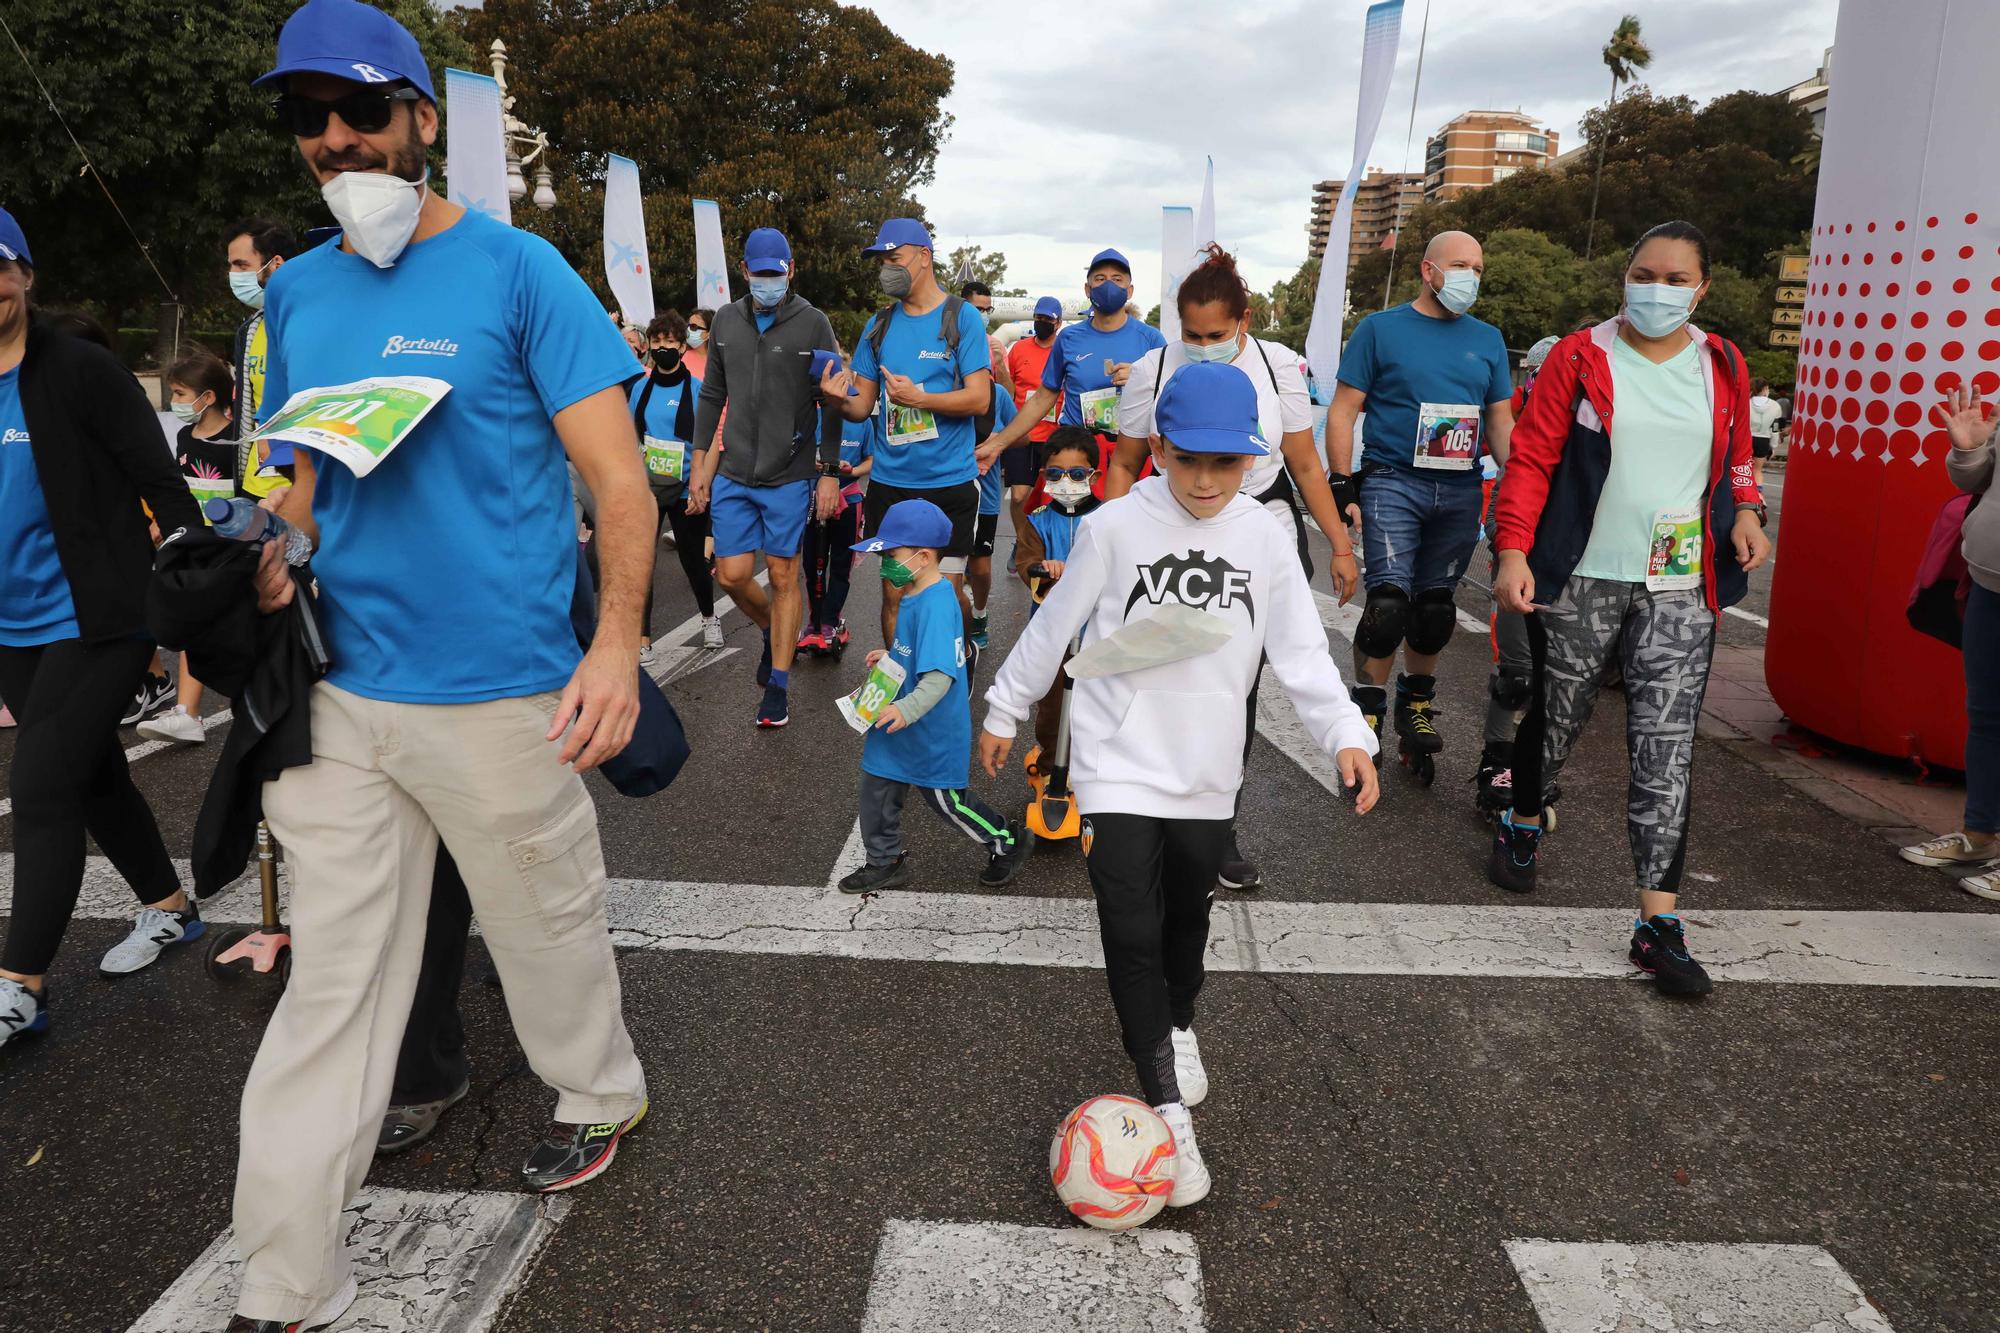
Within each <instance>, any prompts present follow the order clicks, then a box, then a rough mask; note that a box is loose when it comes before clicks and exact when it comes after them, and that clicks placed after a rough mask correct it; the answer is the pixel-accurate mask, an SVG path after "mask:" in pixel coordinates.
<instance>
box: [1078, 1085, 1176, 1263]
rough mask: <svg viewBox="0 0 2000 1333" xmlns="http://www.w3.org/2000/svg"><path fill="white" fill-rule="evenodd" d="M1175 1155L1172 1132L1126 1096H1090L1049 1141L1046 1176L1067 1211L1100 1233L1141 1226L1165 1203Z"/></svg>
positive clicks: (1150, 1111) (1171, 1188)
mask: <svg viewBox="0 0 2000 1333" xmlns="http://www.w3.org/2000/svg"><path fill="white" fill-rule="evenodd" d="M1179 1165H1180V1158H1179V1157H1178V1156H1177V1155H1176V1153H1175V1151H1174V1132H1173V1130H1171V1129H1169V1128H1167V1122H1166V1121H1164V1120H1162V1119H1160V1117H1159V1115H1158V1114H1157V1113H1156V1112H1155V1111H1154V1110H1153V1108H1152V1107H1150V1106H1148V1105H1146V1104H1145V1103H1144V1102H1142V1101H1138V1100H1136V1099H1135V1098H1132V1097H1109V1096H1106V1097H1092V1098H1091V1099H1090V1100H1089V1101H1087V1102H1085V1103H1084V1104H1083V1105H1081V1106H1079V1107H1077V1108H1076V1109H1075V1110H1074V1111H1071V1112H1070V1113H1069V1114H1068V1115H1066V1116H1064V1117H1063V1118H1062V1123H1061V1124H1060V1125H1057V1126H1056V1136H1055V1138H1054V1139H1052V1140H1050V1142H1049V1178H1050V1180H1051V1181H1052V1182H1053V1183H1054V1185H1055V1187H1056V1197H1057V1198H1059V1199H1061V1200H1062V1202H1063V1207H1065V1208H1067V1209H1069V1211H1070V1213H1071V1214H1072V1215H1073V1216H1075V1217H1077V1218H1079V1219H1081V1220H1082V1221H1084V1222H1087V1223H1089V1224H1090V1225H1091V1226H1094V1227H1098V1228H1101V1229H1102V1230H1105V1231H1123V1230H1125V1229H1126V1228H1128V1227H1136V1226H1142V1225H1144V1224H1145V1223H1147V1222H1150V1221H1151V1220H1152V1219H1153V1216H1154V1214H1156V1213H1158V1212H1159V1211H1160V1209H1162V1208H1164V1207H1166V1206H1167V1197H1168V1196H1169V1195H1171V1194H1172V1193H1173V1192H1174V1178H1175V1175H1176V1174H1177V1172H1178V1168H1179Z"/></svg>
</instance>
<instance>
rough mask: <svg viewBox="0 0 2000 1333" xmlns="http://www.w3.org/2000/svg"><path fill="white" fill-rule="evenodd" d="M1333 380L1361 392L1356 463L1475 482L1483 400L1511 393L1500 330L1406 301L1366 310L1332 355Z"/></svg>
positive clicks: (1483, 446)
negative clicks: (1336, 364)
mask: <svg viewBox="0 0 2000 1333" xmlns="http://www.w3.org/2000/svg"><path fill="white" fill-rule="evenodd" d="M1340 382H1341V383H1342V384H1346V385H1349V386H1351V387H1353V388H1356V389H1359V390H1361V392H1363V393H1365V394H1367V395H1368V404H1367V406H1366V408H1364V409H1363V410H1364V413H1365V416H1364V419H1363V421H1362V423H1361V435H1362V442H1363V444H1364V446H1365V449H1364V462H1365V464H1366V466H1368V467H1371V468H1372V467H1388V468H1393V469H1394V470H1396V471H1398V472H1408V473H1413V474H1415V475H1417V476H1421V477H1424V478H1427V479H1430V480H1433V481H1443V482H1455V483H1462V484H1464V485H1467V486H1477V485H1478V484H1479V480H1480V470H1479V457H1480V455H1481V454H1482V453H1483V452H1485V450H1486V431H1485V424H1484V423H1485V411H1486V408H1487V407H1488V405H1490V404H1493V403H1498V402H1502V401H1504V400H1506V399H1508V398H1510V397H1512V396H1513V393H1514V381H1513V376H1512V374H1511V373H1510V372H1509V371H1508V369H1507V344H1506V342H1505V340H1503V339H1502V338H1501V336H1500V330H1498V329H1496V328H1494V327H1493V326H1492V325H1491V324H1488V323H1486V322H1485V321H1484V320H1481V319H1475V318H1474V317H1472V316H1471V315H1460V316H1458V317H1457V318H1456V319H1433V318H1432V317H1430V316H1429V315H1425V314H1422V313H1420V312H1419V311H1418V310H1417V308H1416V307H1415V306H1414V305H1399V306H1397V307H1395V308H1394V309H1393V310H1384V311H1381V312H1379V313H1378V314H1373V315H1370V316H1368V318H1366V319H1364V320H1362V321H1361V323H1360V324H1359V325H1357V326H1356V328H1355V330H1354V335H1353V336H1352V337H1351V338H1349V339H1348V340H1347V346H1346V347H1345V348H1344V349H1343V350H1342V351H1341V354H1340Z"/></svg>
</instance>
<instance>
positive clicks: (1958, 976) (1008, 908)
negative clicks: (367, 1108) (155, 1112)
mask: <svg viewBox="0 0 2000 1333" xmlns="http://www.w3.org/2000/svg"><path fill="white" fill-rule="evenodd" d="M1078 873H1079V874H1081V870H1080V869H1079V872H1078ZM13 874H14V860H13V858H12V857H11V856H9V857H5V858H0V888H8V889H11V887H12V884H13ZM182 874H183V875H185V874H186V868H185V866H183V867H182ZM1273 887H1276V886H1275V885H1274V886H1273ZM607 910H608V912H609V915H610V919H611V931H612V938H613V940H614V941H615V942H616V943H617V944H619V945H621V946H624V947H627V948H637V949H688V950H698V951H707V952H724V953H752V954H790V955H803V956H813V957H823V958H849V959H856V960H863V961H878V962H896V961H903V962H931V963H971V964H1001V965H1016V966H1034V967H1087V968H1096V967H1102V966H1103V965H1104V963H1103V954H1102V952H1101V951H1100V949H1099V946H1098V929H1097V913H1096V909H1095V907H1094V905H1093V903H1092V901H1091V900H1090V899H1089V898H1083V897H1077V898H1034V897H1016V896H1012V895H1005V894H983V893H932V892H924V891H911V892H904V891H901V890H898V891H896V892H893V893H885V894H867V895H862V896H860V897H855V896H853V895H849V894H843V893H839V892H837V891H835V890H832V889H829V888H827V887H826V886H823V885H771V884H697V883H688V882H680V881H671V880H645V879H614V880H612V881H611V883H610V889H609V894H608V899H607ZM133 911H134V903H133V901H132V892H131V890H130V889H128V888H127V887H126V886H125V883H124V881H123V880H121V879H120V878H119V877H118V874H117V872H116V871H115V870H113V869H112V868H111V864H110V862H108V861H106V860H105V859H104V858H102V857H92V858H90V861H89V864H88V866H87V868H86V870H85V874H84V892H83V897H82V899H81V900H80V901H79V903H78V905H77V915H78V916H79V917H84V918H91V917H95V918H99V919H111V920H124V919H127V918H129V917H130V916H131V915H132V913H133ZM257 915H258V913H257V893H256V890H255V887H254V885H253V884H251V883H249V882H247V881H246V882H243V883H239V884H237V885H236V886H234V887H232V888H230V889H228V890H226V891H224V892H223V893H220V894H217V895H216V896H215V897H213V898H210V899H209V900H207V901H206V902H204V903H203V904H202V916H203V917H204V918H205V919H206V920H208V921H209V922H211V923H225V922H229V923H247V922H254V921H255V920H257ZM1682 919H1683V920H1685V921H1686V922H1687V924H1688V938H1689V940H1690V941H1691V942H1692V944H1693V947H1694V955H1695V957H1697V958H1699V959H1700V960H1701V961H1702V963H1703V965H1704V966H1706V967H1707V968H1708V971H1709V974H1710V975H1711V976H1713V977H1715V978H1716V979H1718V980H1721V981H1753V982H1777V983H1790V984H1796V985H1831V986H1972V987H1988V988H1990V987H1996V986H2000V916H1992V915H1987V914H1983V913H1968V912H1803V911H1764V910H1743V909H1733V910H1713V911H1699V912H1688V913H1685V914H1684V915H1683V918H1682ZM1631 926H1632V913H1631V910H1630V909H1629V908H1611V907H1605V908H1596V907H1523V906H1515V905H1512V904H1500V905H1493V906H1487V905H1462V906H1441V905H1434V904H1425V903H1315V902H1295V901H1293V902H1288V901H1281V900H1275V899H1265V900H1263V901H1259V902H1256V903H1232V904H1230V905H1229V907H1228V909H1227V910H1224V911H1218V912H1216V913H1215V915H1214V918H1213V925H1212V928H1211V930H1210V935H1209V943H1208V967H1209V969H1210V970H1211V971H1215V972H1264V973H1290V974H1307V975H1311V974H1345V975H1377V976H1431V977H1545V978H1555V979H1568V980H1618V979H1629V978H1633V977H1636V976H1637V975H1638V974H1637V973H1635V972H1634V971H1633V970H1632V969H1631V967H1630V966H1629V965H1628V964H1627V963H1626V961H1625V949H1626V944H1627V942H1628V941H1629V938H1630V935H1631Z"/></svg>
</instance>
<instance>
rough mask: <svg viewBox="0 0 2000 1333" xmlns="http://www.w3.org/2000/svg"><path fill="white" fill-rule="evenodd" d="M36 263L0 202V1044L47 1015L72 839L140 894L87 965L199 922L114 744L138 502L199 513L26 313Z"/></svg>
mask: <svg viewBox="0 0 2000 1333" xmlns="http://www.w3.org/2000/svg"><path fill="white" fill-rule="evenodd" d="M33 265H34V261H33V259H32V258H30V256H29V251H28V242H27V238H26V237H25V236H23V235H22V233H21V228H20V226H19V224H17V223H16V222H15V221H14V219H13V217H12V216H10V215H9V214H8V213H7V212H6V211H5V210H0V700H4V701H5V702H6V705H7V707H8V708H9V709H11V710H12V711H13V714H14V716H15V717H16V718H17V719H19V721H20V729H19V730H18V731H17V732H16V733H15V742H14V761H13V764H12V767H11V769H10V771H9V774H8V777H9V788H10V794H11V796H12V798H13V816H14V897H13V903H12V907H11V909H10V910H11V913H12V915H11V917H10V919H9V921H8V925H7V941H6V945H5V947H4V949H0V1045H5V1044H6V1043H8V1042H9V1041H12V1040H13V1039H14V1038H15V1037H18V1036H20V1035H22V1034H23V1033H26V1032H39V1031H42V1030H43V1029H45V1028H47V1027H48V1025H49V997H48V990H47V987H46V985H45V982H44V978H45V975H46V973H47V972H48V970H49V964H50V962H51V961H52V960H53V959H54V958H55V954H56V949H57V947H58V946H59V945H60V944H61V943H62V936H63V931H64V930H65V929H66V928H67V927H68V925H69V918H70V914H71V913H72V912H74V911H75V910H76V896H77V892H78V890H79V889H80V888H81V887H82V885H83V852H84V834H85V833H86V832H87V833H89V835H90V836H91V837H93V838H95V839H96V840H97V845H98V846H99V847H101V848H103V849H104V854H105V855H106V856H107V857H109V858H110V860H111V864H112V865H113V866H115V867H116V868H117V870H118V873H119V874H120V875H123V876H124V877H125V881H126V883H128V884H130V885H131V886H132V889H133V891H134V893H136V894H137V895H138V898H139V902H140V903H141V904H142V907H141V910H140V912H139V920H138V924H137V926H136V927H135V928H134V930H133V932H132V934H131V936H129V937H128V938H127V939H125V940H124V941H122V942H121V943H120V944H118V945H117V946H116V947H114V948H113V949H112V950H111V952H110V953H109V954H107V955H105V959H104V963H103V965H102V970H104V971H105V972H106V973H107V974H113V975H116V974H122V973H124V972H132V971H137V970H138V969H139V968H140V967H144V966H145V965H146V964H147V963H150V962H152V961H153V960H154V959H155V958H157V957H159V955H160V952H161V950H163V949H165V948H167V947H168V946H170V945H173V944H177V943H181V942H183V941H185V940H190V939H194V938H195V937H197V936H199V935H200V934H201V930H202V926H201V919H200V917H198V916H197V915H196V914H195V909H194V902H193V900H192V899H190V898H188V897H187V895H186V894H184V893H183V892H182V891H181V888H180V884H179V881H178V879H177V878H176V876H175V873H174V867H173V863H172V862H171V861H170V860H168V859H167V849H166V845H165V844H164V843H162V842H161V841H160V830H159V826H158V825H157V824H155V823H154V822H153V812H152V811H151V810H150V809H148V808H147V806H146V799H145V797H143V796H141V795H140V794H139V790H138V788H137V787H134V786H133V785H132V776H131V774H130V773H129V772H127V770H126V767H125V753H124V750H123V749H122V748H121V747H120V746H119V743H118V719H119V717H120V716H121V715H122V714H123V713H124V711H125V708H126V706H127V704H129V703H130V702H131V699H132V693H133V691H134V689H136V688H137V686H138V684H139V678H140V676H142V675H144V674H145V671H146V664H147V662H148V661H150V660H151V658H152V655H153V644H152V641H151V640H150V639H149V638H147V636H146V630H145V594H146V582H147V580H148V579H149V578H150V577H151V573H152V564H153V545H152V541H151V539H150V538H149V537H148V535H147V519H146V511H145V509H143V508H142V507H141V504H140V501H141V499H142V498H143V500H144V502H145V504H146V505H147V506H149V507H150V508H151V509H152V512H153V514H154V516H155V518H156V519H157V520H158V522H159V525H160V528H161V530H162V531H163V532H172V531H173V530H174V529H175V528H178V527H195V526H199V524H200V523H201V517H200V515H199V513H198V512H197V511H196V509H195V506H194V500H193V497H191V496H190V495H189V494H188V489H187V486H186V484H185V483H183V482H182V481H181V477H180V473H179V471H178V470H177V469H176V468H175V466H174V460H173V455H172V454H171V453H169V452H168V450H167V447H166V441H165V438H164V437H163V436H162V434H161V432H160V426H159V421H158V418H156V417H155V416H154V415H153V412H152V409H151V408H149V407H148V406H147V405H146V396H145V394H144V393H142V392H141V391H140V389H139V386H138V383H137V382H136V381H134V380H133V378H132V376H131V375H130V374H129V373H128V372H127V371H126V370H125V368H124V367H123V366H121V365H120V364H119V363H118V361H117V360H116V358H114V357H113V356H112V355H111V354H110V353H109V352H107V351H105V350H104V349H102V348H100V347H96V346H93V345H91V344H90V343H87V342H84V341H82V340H81V339H78V338H75V337H72V336H70V335H69V334H67V333H63V332H61V331H60V330H58V329H57V328H55V327H54V326H52V325H51V324H49V323H48V322H47V321H45V320H44V319H43V318H42V317H40V316H39V315H37V314H34V313H31V312H30V311H29V309H28V291H29V289H30V288H31V287H33V286H34V280H35V271H34V267H33Z"/></svg>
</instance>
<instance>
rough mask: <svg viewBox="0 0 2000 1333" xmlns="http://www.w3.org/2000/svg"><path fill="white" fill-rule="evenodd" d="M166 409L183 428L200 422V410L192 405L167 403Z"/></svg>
mask: <svg viewBox="0 0 2000 1333" xmlns="http://www.w3.org/2000/svg"><path fill="white" fill-rule="evenodd" d="M167 409H168V410H169V411H171V412H172V413H173V414H174V417H175V419H176V420H178V421H179V422H180V423H181V424H182V425H183V426H192V425H193V424H194V423H195V422H197V421H200V420H201V412H202V409H201V408H199V407H196V406H195V405H194V404H193V403H168V404H167Z"/></svg>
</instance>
